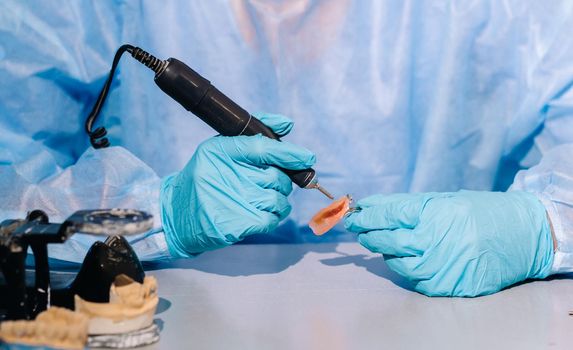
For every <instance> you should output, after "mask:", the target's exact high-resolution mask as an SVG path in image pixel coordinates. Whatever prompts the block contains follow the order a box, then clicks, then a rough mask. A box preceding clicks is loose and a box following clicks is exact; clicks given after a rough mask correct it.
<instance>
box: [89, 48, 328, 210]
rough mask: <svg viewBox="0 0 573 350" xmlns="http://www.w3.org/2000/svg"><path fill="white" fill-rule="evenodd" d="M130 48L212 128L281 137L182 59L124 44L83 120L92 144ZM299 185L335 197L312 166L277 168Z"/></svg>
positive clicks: (98, 140) (100, 136)
mask: <svg viewBox="0 0 573 350" xmlns="http://www.w3.org/2000/svg"><path fill="white" fill-rule="evenodd" d="M126 51H127V52H129V53H130V54H131V56H132V57H133V58H135V59H136V60H138V61H139V62H141V63H143V64H144V65H145V66H147V67H148V68H150V69H151V70H153V71H154V72H155V78H154V80H155V83H156V84H157V85H158V86H159V88H160V89H161V90H163V92H165V93H166V94H167V95H169V96H171V97H172V98H173V99H174V100H175V101H177V102H179V104H181V105H182V106H183V107H184V108H185V109H186V110H188V111H190V112H191V113H193V114H195V115H196V116H197V117H199V118H200V119H201V120H203V121H204V122H205V123H207V124H208V125H209V126H211V127H212V128H213V129H214V130H215V131H217V132H218V133H219V134H221V135H223V136H239V135H247V136H252V135H256V134H262V135H264V136H266V137H269V138H271V139H274V140H279V141H280V138H279V137H278V136H277V135H276V134H275V133H274V132H273V131H272V130H271V129H270V128H269V127H267V126H266V125H265V124H263V123H262V122H261V121H260V120H258V119H257V118H255V117H253V116H252V115H251V114H250V113H249V112H247V111H246V110H244V109H243V108H242V107H241V106H239V105H238V104H236V103H235V102H234V101H233V100H231V99H230V98H229V97H227V96H226V95H224V94H223V93H222V92H221V91H219V90H218V89H217V88H216V87H214V86H213V85H212V84H211V82H210V81H209V80H207V79H205V78H204V77H202V76H201V75H199V73H197V72H195V71H194V70H193V69H191V68H190V67H189V66H187V65H186V64H185V63H183V62H181V61H179V60H177V59H175V58H169V59H167V60H160V59H158V58H156V57H154V56H153V55H151V54H149V53H148V52H146V51H144V50H142V49H140V48H138V47H134V46H131V45H123V46H121V47H120V48H119V50H118V51H117V53H116V55H115V58H114V62H113V65H112V69H111V71H110V75H109V77H108V80H107V81H106V85H105V86H104V88H103V89H102V92H101V93H100V96H99V98H98V101H97V102H96V105H95V106H94V109H93V110H92V113H91V114H90V116H89V117H88V120H87V121H86V130H87V132H88V134H89V135H90V140H91V143H92V145H93V146H94V147H95V148H101V147H107V146H108V145H109V141H108V140H107V138H104V136H105V134H106V131H105V129H104V128H102V127H100V128H97V129H96V130H95V131H93V132H92V131H91V128H92V125H93V123H94V121H95V118H96V117H97V114H98V113H99V109H100V108H101V106H102V104H103V101H104V100H105V97H106V95H107V92H108V90H109V86H110V85H111V79H112V78H113V74H114V71H115V67H116V65H117V63H118V62H119V58H120V57H121V54H122V53H123V52H126ZM279 169H280V170H281V171H283V172H284V173H285V174H287V175H288V176H289V178H290V179H291V180H292V182H294V183H295V184H297V185H298V186H299V187H301V188H307V189H317V190H319V191H320V192H321V193H323V194H324V195H325V196H327V197H328V198H330V199H334V197H333V196H332V195H331V194H330V193H329V192H328V191H327V190H326V189H324V187H322V186H320V184H319V183H318V179H317V176H316V172H315V171H314V169H312V168H310V169H304V170H290V169H283V168H279Z"/></svg>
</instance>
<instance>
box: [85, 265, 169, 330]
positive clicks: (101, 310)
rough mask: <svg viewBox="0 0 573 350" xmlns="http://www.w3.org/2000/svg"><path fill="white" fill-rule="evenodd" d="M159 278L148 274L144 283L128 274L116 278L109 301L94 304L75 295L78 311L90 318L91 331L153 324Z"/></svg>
mask: <svg viewBox="0 0 573 350" xmlns="http://www.w3.org/2000/svg"><path fill="white" fill-rule="evenodd" d="M158 302H159V297H158V296H157V280H156V279H155V277H153V276H146V277H145V279H144V280H143V284H141V283H138V282H135V281H134V280H132V279H131V278H129V277H127V276H126V275H119V276H118V277H116V279H115V281H114V283H113V284H112V286H111V288H110V293H109V303H93V302H89V301H85V300H83V299H82V298H80V297H79V296H77V295H76V296H75V308H76V311H77V312H80V313H82V314H84V315H86V316H87V317H88V318H89V326H88V333H89V334H90V335H93V334H120V333H127V332H131V331H135V330H138V329H142V328H145V327H148V326H150V325H151V324H152V323H153V315H154V314H155V310H156V308H157V303H158Z"/></svg>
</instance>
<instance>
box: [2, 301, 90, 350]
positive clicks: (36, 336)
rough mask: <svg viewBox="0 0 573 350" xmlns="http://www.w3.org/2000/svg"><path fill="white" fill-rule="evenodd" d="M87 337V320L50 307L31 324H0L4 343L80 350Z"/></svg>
mask: <svg viewBox="0 0 573 350" xmlns="http://www.w3.org/2000/svg"><path fill="white" fill-rule="evenodd" d="M87 337H88V318H87V317H86V316H85V315H83V314H79V313H77V312H73V311H70V310H68V309H64V308H60V307H51V308H49V309H48V310H46V311H44V312H42V313H40V314H39V315H38V316H37V317H36V319H35V320H34V321H4V322H2V323H0V339H1V340H2V341H4V342H6V343H14V344H23V345H31V346H49V347H54V348H58V349H70V350H73V349H83V348H84V346H85V344H86V341H87Z"/></svg>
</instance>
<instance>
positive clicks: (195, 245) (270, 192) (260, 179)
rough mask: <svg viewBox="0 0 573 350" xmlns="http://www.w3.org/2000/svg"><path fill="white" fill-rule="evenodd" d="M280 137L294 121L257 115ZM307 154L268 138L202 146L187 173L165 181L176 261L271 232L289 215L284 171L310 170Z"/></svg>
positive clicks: (165, 215) (164, 204)
mask: <svg viewBox="0 0 573 350" xmlns="http://www.w3.org/2000/svg"><path fill="white" fill-rule="evenodd" d="M255 117H257V118H258V119H260V120H261V121H262V122H263V123H265V124H266V125H267V126H269V127H270V128H271V129H272V130H273V131H274V132H275V133H276V134H277V135H279V136H284V135H286V134H288V133H289V132H290V130H291V129H292V127H293V122H292V121H291V120H290V119H288V118H287V117H284V116H282V115H276V114H255ZM314 162H315V156H314V154H313V153H311V152H310V151H308V150H307V149H305V148H303V147H300V146H296V145H293V144H291V143H288V142H279V141H276V140H272V139H270V138H268V137H265V136H261V135H255V136H235V137H224V136H216V137H212V138H210V139H208V140H207V141H205V142H203V143H202V144H201V145H200V146H199V147H198V148H197V150H196V151H195V154H194V155H193V158H192V159H191V160H190V161H189V163H188V164H187V166H185V168H184V169H183V170H182V171H180V172H178V173H176V174H173V175H171V176H168V177H166V178H164V179H163V183H162V189H161V216H162V222H163V229H164V232H165V237H166V239H167V244H168V247H169V251H170V253H171V255H172V256H173V257H189V256H192V255H196V254H198V253H201V252H204V251H207V250H212V249H216V248H221V247H225V246H228V245H231V244H233V243H235V242H238V241H240V240H241V239H243V238H244V237H246V236H248V235H251V234H256V233H269V232H271V231H272V230H274V229H275V228H276V227H277V225H278V224H279V222H280V221H281V220H283V219H284V218H285V217H286V216H287V215H288V214H289V213H290V211H291V206H290V204H289V203H288V200H287V196H288V195H289V194H290V193H291V191H292V182H291V180H290V178H289V177H288V176H287V175H285V174H284V172H282V171H280V170H278V169H277V168H276V167H281V168H284V169H293V170H298V169H307V168H310V167H312V165H313V164H314Z"/></svg>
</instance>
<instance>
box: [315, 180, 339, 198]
mask: <svg viewBox="0 0 573 350" xmlns="http://www.w3.org/2000/svg"><path fill="white" fill-rule="evenodd" d="M315 188H316V189H317V190H319V191H320V192H321V193H322V194H324V195H325V196H327V197H328V198H330V199H331V200H334V197H333V196H332V195H331V194H330V193H329V192H328V191H327V190H326V189H325V188H324V187H322V186H320V184H319V183H316V187H315Z"/></svg>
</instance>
